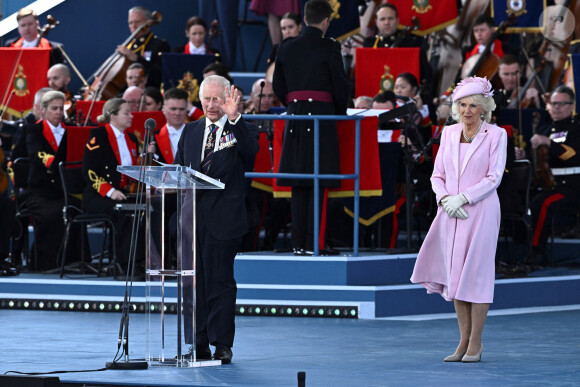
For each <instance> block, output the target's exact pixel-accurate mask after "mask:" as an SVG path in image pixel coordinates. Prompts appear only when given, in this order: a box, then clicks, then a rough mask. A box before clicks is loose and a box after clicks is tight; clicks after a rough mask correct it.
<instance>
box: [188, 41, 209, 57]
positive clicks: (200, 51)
mask: <svg viewBox="0 0 580 387" xmlns="http://www.w3.org/2000/svg"><path fill="white" fill-rule="evenodd" d="M188 44H189V53H190V54H191V55H205V45H202V46H201V47H195V45H194V44H193V43H191V42H189V43H188Z"/></svg>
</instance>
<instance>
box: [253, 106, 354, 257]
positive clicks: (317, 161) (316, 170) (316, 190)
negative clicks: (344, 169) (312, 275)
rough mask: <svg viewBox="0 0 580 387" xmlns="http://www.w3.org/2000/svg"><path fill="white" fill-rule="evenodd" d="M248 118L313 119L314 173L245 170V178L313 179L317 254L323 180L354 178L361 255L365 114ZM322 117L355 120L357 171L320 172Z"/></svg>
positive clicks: (258, 116) (317, 251)
mask: <svg viewBox="0 0 580 387" xmlns="http://www.w3.org/2000/svg"><path fill="white" fill-rule="evenodd" d="M244 119H246V120H248V121H255V120H284V121H289V120H302V121H304V120H310V121H312V120H314V173H312V174H309V173H273V172H246V177H250V178H251V177H260V178H299V179H312V180H314V198H315V200H314V255H315V256H319V255H320V248H319V246H318V239H319V228H320V217H319V201H318V200H317V199H316V198H318V197H319V194H320V180H350V179H352V180H354V219H353V238H352V240H353V249H354V251H353V256H355V257H358V227H359V197H360V121H361V120H362V119H364V116H356V115H355V116H322V115H320V116H319V115H272V114H252V115H244ZM320 120H323V121H351V120H353V121H356V122H355V142H354V174H351V175H349V174H324V175H322V174H320V173H319V172H320V159H319V158H320V152H319V148H320V138H319V136H320V130H319V127H320Z"/></svg>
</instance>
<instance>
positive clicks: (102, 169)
mask: <svg viewBox="0 0 580 387" xmlns="http://www.w3.org/2000/svg"><path fill="white" fill-rule="evenodd" d="M97 120H98V121H99V122H101V123H105V125H104V126H99V127H97V128H94V129H91V131H90V134H89V140H88V142H87V144H86V146H85V153H84V156H83V167H82V168H83V178H84V180H85V183H86V185H85V190H84V194H83V204H82V206H83V210H84V211H85V212H88V213H98V214H103V213H104V214H110V215H111V216H112V217H113V219H115V220H116V224H115V226H116V243H117V245H116V250H117V261H118V262H119V263H120V264H121V266H122V267H125V266H126V263H127V262H128V259H129V250H130V244H131V229H132V227H131V224H132V223H131V222H132V218H131V217H129V216H125V215H124V214H119V213H118V212H117V211H116V210H115V205H116V204H117V203H121V202H125V201H127V197H128V193H129V191H130V184H131V180H130V179H129V178H128V177H127V176H125V175H123V174H121V173H120V172H117V166H119V165H136V164H137V156H138V140H137V137H135V135H134V134H133V133H129V132H127V131H126V129H128V128H129V127H130V126H131V122H132V120H133V116H132V115H131V111H130V107H129V104H128V103H127V101H125V100H124V99H121V98H111V99H110V100H108V101H107V102H106V103H105V105H104V106H103V113H102V115H100V116H99V117H98V118H97ZM139 245H140V244H137V246H139ZM137 253H138V255H139V256H138V257H136V262H139V261H140V260H142V257H141V254H142V251H141V249H139V248H138V249H137Z"/></svg>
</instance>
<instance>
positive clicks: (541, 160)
mask: <svg viewBox="0 0 580 387" xmlns="http://www.w3.org/2000/svg"><path fill="white" fill-rule="evenodd" d="M533 117H534V119H533V121H532V131H533V133H534V134H536V130H537V129H538V125H539V123H540V113H538V112H534V114H533ZM549 160H550V148H549V147H548V146H547V145H540V146H538V147H537V148H536V149H535V150H533V151H532V161H533V163H534V185H535V186H537V187H541V188H542V189H543V190H545V191H550V190H552V189H554V187H555V186H556V180H555V179H554V175H553V174H552V169H551V168H550V164H549Z"/></svg>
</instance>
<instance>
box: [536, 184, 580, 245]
mask: <svg viewBox="0 0 580 387" xmlns="http://www.w3.org/2000/svg"><path fill="white" fill-rule="evenodd" d="M578 200H579V195H578V191H576V190H573V189H570V188H568V187H559V188H558V189H557V190H553V191H547V192H542V193H539V194H537V195H536V196H534V198H533V199H532V202H531V204H530V210H531V212H532V226H533V229H534V239H533V246H534V248H536V249H540V250H543V249H544V248H545V246H546V242H547V240H548V236H550V232H551V228H552V218H553V216H554V212H555V211H557V210H559V209H562V208H579V209H580V203H579V201H578Z"/></svg>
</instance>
